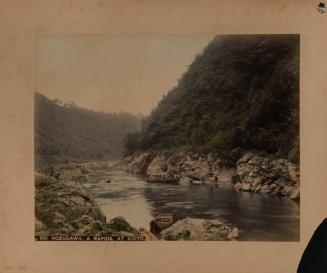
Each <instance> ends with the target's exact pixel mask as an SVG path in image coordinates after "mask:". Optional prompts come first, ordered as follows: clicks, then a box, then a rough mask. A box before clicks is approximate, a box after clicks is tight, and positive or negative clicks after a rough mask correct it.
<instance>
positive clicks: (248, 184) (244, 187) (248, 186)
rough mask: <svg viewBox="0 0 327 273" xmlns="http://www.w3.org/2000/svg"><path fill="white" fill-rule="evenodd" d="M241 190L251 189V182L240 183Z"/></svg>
mask: <svg viewBox="0 0 327 273" xmlns="http://www.w3.org/2000/svg"><path fill="white" fill-rule="evenodd" d="M241 189H242V191H250V190H251V184H250V183H244V184H242V185H241Z"/></svg>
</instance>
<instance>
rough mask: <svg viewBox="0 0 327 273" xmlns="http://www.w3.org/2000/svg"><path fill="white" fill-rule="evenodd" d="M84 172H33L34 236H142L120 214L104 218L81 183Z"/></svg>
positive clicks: (74, 169) (69, 168) (79, 168)
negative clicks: (108, 218)
mask: <svg viewBox="0 0 327 273" xmlns="http://www.w3.org/2000/svg"><path fill="white" fill-rule="evenodd" d="M88 171H89V170H87V169H86V168H85V167H82V166H77V167H76V166H74V167H72V166H66V167H61V168H57V169H54V168H51V169H50V170H47V171H44V172H43V173H39V172H37V173H36V174H35V217H36V220H35V235H36V236H40V235H69V236H71V235H78V236H92V235H97V236H110V235H118V236H128V235H131V236H133V235H146V234H145V231H140V230H137V229H136V228H134V227H132V226H131V225H130V224H129V223H128V222H127V221H126V220H125V219H124V218H122V217H116V218H113V219H111V220H110V221H109V222H107V221H106V217H105V215H104V214H103V213H102V211H101V210H100V209H99V207H98V206H97V205H96V203H95V201H94V199H93V198H92V197H91V195H90V193H89V192H88V191H87V190H86V189H85V188H84V187H83V185H82V183H83V182H86V179H87V178H86V173H87V172H88Z"/></svg>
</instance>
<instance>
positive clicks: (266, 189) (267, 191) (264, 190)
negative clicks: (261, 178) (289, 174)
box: [261, 185, 271, 193]
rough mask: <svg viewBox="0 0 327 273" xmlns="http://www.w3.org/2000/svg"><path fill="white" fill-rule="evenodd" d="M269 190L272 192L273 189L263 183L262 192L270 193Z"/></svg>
mask: <svg viewBox="0 0 327 273" xmlns="http://www.w3.org/2000/svg"><path fill="white" fill-rule="evenodd" d="M269 192H271V190H270V189H269V186H268V185H263V186H262V187H261V193H269Z"/></svg>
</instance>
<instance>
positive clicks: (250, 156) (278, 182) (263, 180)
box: [234, 153, 300, 198]
mask: <svg viewBox="0 0 327 273" xmlns="http://www.w3.org/2000/svg"><path fill="white" fill-rule="evenodd" d="M237 174H238V176H239V178H240V179H239V180H240V181H239V182H240V184H238V183H237V184H236V185H235V186H234V188H235V190H243V191H253V192H261V193H265V194H272V195H284V196H288V197H291V193H292V192H293V191H294V194H293V197H294V198H297V196H298V195H299V191H296V189H297V188H298V187H299V182H300V181H299V169H298V167H297V166H296V165H294V164H293V163H291V162H289V161H288V160H286V159H280V158H279V159H278V158H268V157H262V156H258V155H255V154H254V153H246V154H245V155H244V156H243V157H242V158H241V159H239V160H238V162H237Z"/></svg>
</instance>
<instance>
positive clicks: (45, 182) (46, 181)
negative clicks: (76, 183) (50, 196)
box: [35, 173, 57, 188]
mask: <svg viewBox="0 0 327 273" xmlns="http://www.w3.org/2000/svg"><path fill="white" fill-rule="evenodd" d="M56 181H57V179H56V178H54V177H53V176H47V175H44V174H40V173H36V174H35V186H36V187H39V188H41V187H45V186H49V185H50V184H54V183H56Z"/></svg>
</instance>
